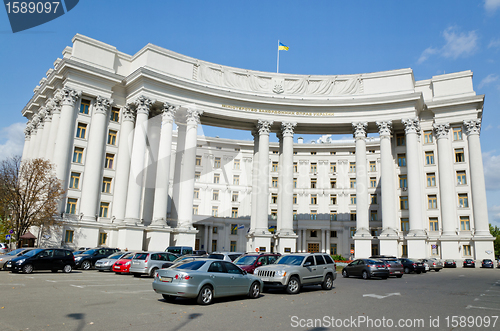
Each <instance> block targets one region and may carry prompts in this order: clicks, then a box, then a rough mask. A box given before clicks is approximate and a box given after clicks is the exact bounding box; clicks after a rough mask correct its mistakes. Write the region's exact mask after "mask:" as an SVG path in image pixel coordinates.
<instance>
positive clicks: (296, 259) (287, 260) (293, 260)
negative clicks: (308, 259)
mask: <svg viewBox="0 0 500 331" xmlns="http://www.w3.org/2000/svg"><path fill="white" fill-rule="evenodd" d="M302 261H304V257H303V256H294V255H288V256H282V257H281V258H280V259H279V260H278V261H277V262H276V264H292V265H301V264H302Z"/></svg>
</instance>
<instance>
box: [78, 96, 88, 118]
mask: <svg viewBox="0 0 500 331" xmlns="http://www.w3.org/2000/svg"><path fill="white" fill-rule="evenodd" d="M89 108H90V101H89V100H84V99H82V102H81V103H80V114H85V115H88V114H89Z"/></svg>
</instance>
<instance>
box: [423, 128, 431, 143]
mask: <svg viewBox="0 0 500 331" xmlns="http://www.w3.org/2000/svg"><path fill="white" fill-rule="evenodd" d="M432 142H433V138H432V130H430V131H424V144H431V143H432Z"/></svg>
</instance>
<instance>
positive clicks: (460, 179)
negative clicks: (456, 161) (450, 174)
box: [457, 170, 467, 185]
mask: <svg viewBox="0 0 500 331" xmlns="http://www.w3.org/2000/svg"><path fill="white" fill-rule="evenodd" d="M457 184H458V185H466V184H467V177H466V176H465V170H463V171H457Z"/></svg>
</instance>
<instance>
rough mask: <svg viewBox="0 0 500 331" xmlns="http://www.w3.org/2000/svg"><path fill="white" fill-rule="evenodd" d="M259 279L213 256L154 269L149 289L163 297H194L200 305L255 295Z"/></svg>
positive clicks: (259, 283)
mask: <svg viewBox="0 0 500 331" xmlns="http://www.w3.org/2000/svg"><path fill="white" fill-rule="evenodd" d="M262 286H263V283H262V281H261V280H260V279H259V278H257V277H255V276H254V275H250V274H247V273H246V272H245V271H243V270H241V269H240V268H238V266H236V265H235V264H233V263H231V262H228V261H221V260H213V259H196V260H194V261H190V262H185V263H182V262H181V263H179V264H175V265H173V266H172V267H170V268H168V269H160V270H158V271H157V273H156V275H155V278H154V281H153V289H154V290H155V292H156V293H159V294H161V295H163V298H164V299H165V300H167V301H173V300H175V299H176V298H177V297H184V298H197V302H198V303H199V304H202V305H208V304H211V303H212V301H213V299H214V298H219V297H226V296H235V295H248V296H249V297H250V298H252V299H255V298H258V297H259V296H260V293H261V291H262Z"/></svg>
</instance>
